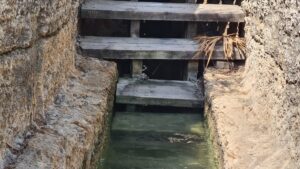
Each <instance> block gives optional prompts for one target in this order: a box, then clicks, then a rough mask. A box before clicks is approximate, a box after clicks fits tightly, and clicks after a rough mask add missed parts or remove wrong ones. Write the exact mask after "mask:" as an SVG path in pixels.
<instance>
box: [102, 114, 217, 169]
mask: <svg viewBox="0 0 300 169" xmlns="http://www.w3.org/2000/svg"><path fill="white" fill-rule="evenodd" d="M108 142H109V143H108V146H107V150H106V153H105V156H103V159H101V164H100V167H99V168H101V169H215V168H216V164H215V161H214V158H213V153H212V150H211V144H210V142H209V141H208V130H207V128H206V123H205V120H204V118H203V115H202V114H201V113H197V112H179V113H174V112H168V113H163V112H157V111H155V112H116V113H115V115H114V118H113V121H112V126H111V130H110V139H109V141H108Z"/></svg>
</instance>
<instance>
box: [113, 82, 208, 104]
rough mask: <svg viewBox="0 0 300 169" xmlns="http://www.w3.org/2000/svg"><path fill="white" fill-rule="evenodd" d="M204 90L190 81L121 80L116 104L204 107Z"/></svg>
mask: <svg viewBox="0 0 300 169" xmlns="http://www.w3.org/2000/svg"><path fill="white" fill-rule="evenodd" d="M202 91H203V90H200V89H199V88H198V86H197V85H196V84H195V83H192V82H189V81H172V80H152V79H151V80H138V79H122V78H121V79H120V80H119V83H118V87H117V96H116V102H117V103H122V104H135V105H156V106H172V107H189V108H200V107H203V100H204V98H203V97H202V96H203V94H201V92H202Z"/></svg>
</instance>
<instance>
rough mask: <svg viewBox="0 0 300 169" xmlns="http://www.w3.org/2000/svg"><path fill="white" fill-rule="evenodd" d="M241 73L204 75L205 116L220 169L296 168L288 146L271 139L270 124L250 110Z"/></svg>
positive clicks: (249, 101)
mask: <svg viewBox="0 0 300 169" xmlns="http://www.w3.org/2000/svg"><path fill="white" fill-rule="evenodd" d="M243 73H244V70H239V71H237V72H228V71H227V72H226V71H220V70H208V71H207V72H206V74H205V79H206V82H205V87H206V97H207V100H206V115H207V119H208V124H209V127H210V129H211V133H212V135H211V136H212V139H213V141H214V145H215V148H216V150H217V152H216V154H217V158H218V159H219V164H220V165H219V166H220V168H224V169H241V168H255V169H267V168H268V169H278V168H284V169H296V168H297V166H296V164H297V163H295V162H293V160H292V158H291V156H290V155H289V153H290V150H289V149H288V147H287V146H285V145H283V144H281V143H280V142H279V141H278V140H276V139H274V138H275V137H274V135H273V133H272V131H271V130H270V126H269V125H270V124H269V123H264V120H261V116H263V115H264V114H260V113H263V112H257V113H255V112H253V111H252V109H251V108H252V106H253V101H252V100H251V99H249V93H248V91H247V90H246V89H245V87H244V86H243V84H242V81H243ZM283 154H284V155H283Z"/></svg>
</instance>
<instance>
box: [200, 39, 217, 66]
mask: <svg viewBox="0 0 300 169" xmlns="http://www.w3.org/2000/svg"><path fill="white" fill-rule="evenodd" d="M195 39H196V40H197V41H198V43H199V47H198V49H197V52H196V54H195V56H194V57H199V56H200V55H201V54H202V53H204V54H205V56H207V57H208V61H207V65H206V67H207V66H208V64H209V62H210V59H211V57H212V54H213V52H214V50H215V46H216V43H217V42H218V41H219V40H221V39H222V37H221V36H213V37H208V36H199V37H196V38H195Z"/></svg>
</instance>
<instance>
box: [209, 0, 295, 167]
mask: <svg viewBox="0 0 300 169" xmlns="http://www.w3.org/2000/svg"><path fill="white" fill-rule="evenodd" d="M299 5H300V4H299V2H298V1H295V0H290V1H284V0H279V1H278V0H257V1H250V0H244V1H243V3H242V6H243V8H244V10H245V12H246V14H247V17H246V28H245V32H246V39H247V61H246V66H245V71H243V75H241V73H240V74H239V75H236V74H233V75H232V78H233V79H230V78H227V79H226V78H225V80H224V82H223V83H221V82H218V83H217V82H216V79H217V77H218V76H213V74H214V73H211V72H208V73H207V74H206V78H207V79H206V86H205V87H206V88H207V89H208V90H207V91H206V94H207V96H208V98H207V105H209V109H208V111H207V113H208V115H209V117H210V118H209V119H210V120H211V125H212V126H214V127H212V129H213V130H215V132H214V133H215V136H216V137H215V138H216V139H215V140H216V142H217V143H218V144H217V145H218V147H219V150H220V151H221V152H220V153H219V155H220V159H221V163H223V164H224V165H223V166H224V167H225V168H270V169H272V168H300V144H299V143H300V133H299V127H300V73H299V72H300V36H299V35H300V12H299V10H300V6H299ZM216 74H218V73H216ZM235 76H237V77H236V78H235ZM230 80H233V81H234V80H236V81H237V82H235V83H231V81H230ZM220 81H222V80H220ZM227 81H229V82H227ZM217 84H219V85H221V86H223V89H222V90H218V87H217ZM214 90H218V91H219V93H216V92H215V91H214ZM224 92H225V93H227V94H224ZM230 93H233V94H230ZM223 95H226V96H223ZM240 97H242V98H241V99H239V100H240V101H237V100H235V98H240ZM222 99H223V100H224V99H225V100H227V101H226V102H228V100H231V101H232V103H231V104H225V103H224V102H222V101H220V100H222ZM225 100H224V101H225ZM223 106H224V107H226V108H224V109H222V107H223ZM228 107H229V108H228ZM235 108H237V111H238V112H239V113H236V111H235V110H236V109H235ZM231 114H234V115H235V116H236V117H240V119H241V120H240V121H242V122H243V123H241V122H239V121H238V120H236V117H234V116H232V115H231ZM226 120H227V121H226ZM253 127H254V128H253ZM246 129H247V130H250V131H252V134H251V132H248V131H247V130H246ZM232 133H234V134H232ZM255 133H256V134H255ZM253 134H254V136H253ZM230 136H232V137H231V138H230ZM243 136H244V137H249V139H244V138H243ZM255 136H256V137H255ZM239 139H240V142H238V140H239ZM251 139H252V140H251ZM263 139H265V140H264V141H263ZM268 142H269V143H272V144H274V145H266V143H268ZM233 143H234V144H233ZM251 145H252V147H253V149H251V148H249V147H251ZM247 147H248V148H249V149H247ZM253 150H257V151H259V152H255V151H253ZM244 151H246V152H244ZM271 151H273V153H270V152H271ZM247 153H248V154H247ZM259 153H260V154H259ZM230 154H231V155H230ZM249 154H252V155H249ZM278 154H282V155H281V156H280V155H278ZM283 154H284V155H283ZM230 156H232V157H230ZM283 156H284V157H283ZM247 158H248V161H247V160H243V159H247ZM239 160H240V161H239ZM278 161H281V164H278V165H277V163H276V162H278ZM251 163H252V164H251ZM280 165H281V166H280ZM245 166H246V167H245Z"/></svg>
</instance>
